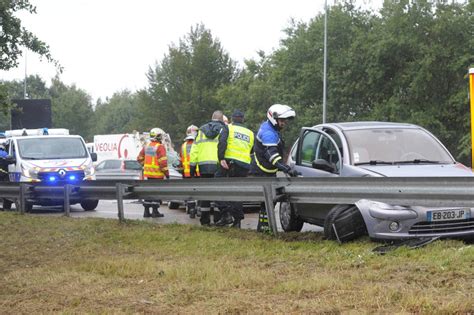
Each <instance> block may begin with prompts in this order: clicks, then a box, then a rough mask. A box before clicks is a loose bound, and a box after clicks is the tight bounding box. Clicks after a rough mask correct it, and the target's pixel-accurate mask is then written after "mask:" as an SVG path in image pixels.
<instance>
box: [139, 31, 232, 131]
mask: <svg viewBox="0 0 474 315" xmlns="http://www.w3.org/2000/svg"><path fill="white" fill-rule="evenodd" d="M234 76H235V62H234V61H232V60H231V58H230V57H229V55H228V54H227V53H226V52H225V51H224V49H223V48H222V46H221V44H220V42H219V40H217V39H214V38H213V37H212V34H211V32H210V31H209V30H207V29H206V28H205V27H204V25H202V24H201V25H197V26H196V27H194V28H191V32H190V33H189V34H188V35H187V36H186V37H185V38H184V39H182V40H180V41H179V45H177V46H176V45H171V46H170V47H169V51H168V54H167V55H165V57H164V59H163V61H162V62H161V63H160V64H158V65H156V67H155V68H154V69H150V70H149V72H148V80H149V84H150V86H149V88H148V92H149V93H150V96H151V100H152V104H150V105H151V106H152V107H151V108H149V110H148V112H147V113H148V114H149V115H150V117H153V118H154V121H155V125H156V126H158V127H161V128H163V129H164V130H166V131H167V132H168V133H170V134H172V136H173V137H176V136H181V135H183V134H184V132H185V130H186V127H187V126H188V125H190V124H195V125H199V124H202V123H204V122H205V121H207V120H209V119H210V117H211V114H212V112H213V111H214V110H217V109H221V108H222V107H223V106H222V104H219V102H218V101H217V99H216V92H217V90H218V89H219V88H220V87H221V86H223V85H224V84H227V83H230V82H231V81H232V80H233V78H234Z"/></svg>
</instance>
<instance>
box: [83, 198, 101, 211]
mask: <svg viewBox="0 0 474 315" xmlns="http://www.w3.org/2000/svg"><path fill="white" fill-rule="evenodd" d="M98 204H99V200H83V201H81V207H82V209H84V210H85V211H93V210H95V208H97V205H98Z"/></svg>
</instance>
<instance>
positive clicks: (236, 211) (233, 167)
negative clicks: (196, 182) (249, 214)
mask: <svg viewBox="0 0 474 315" xmlns="http://www.w3.org/2000/svg"><path fill="white" fill-rule="evenodd" d="M231 119H232V123H231V124H230V125H228V126H227V127H226V128H223V129H222V132H221V135H220V137H219V145H218V159H219V163H220V164H219V168H218V170H217V173H216V177H247V174H248V172H249V169H250V161H251V158H250V154H251V152H252V149H253V144H254V134H253V132H252V131H251V130H249V129H247V128H245V127H244V126H243V122H244V113H242V112H241V111H240V110H238V109H237V110H235V111H234V113H233V114H232V117H231ZM218 205H219V207H220V210H221V219H220V220H219V221H218V222H216V226H225V225H228V224H232V227H237V228H240V221H241V220H242V219H243V218H244V210H243V206H242V202H218Z"/></svg>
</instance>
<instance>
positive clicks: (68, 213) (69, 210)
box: [64, 184, 72, 217]
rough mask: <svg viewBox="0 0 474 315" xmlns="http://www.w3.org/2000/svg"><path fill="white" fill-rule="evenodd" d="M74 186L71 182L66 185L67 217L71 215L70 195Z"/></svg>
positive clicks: (65, 212) (65, 207) (65, 204)
mask: <svg viewBox="0 0 474 315" xmlns="http://www.w3.org/2000/svg"><path fill="white" fill-rule="evenodd" d="M71 190H72V186H71V185H70V184H66V185H64V215H65V216H66V217H69V216H71V203H70V201H69V195H70V194H71Z"/></svg>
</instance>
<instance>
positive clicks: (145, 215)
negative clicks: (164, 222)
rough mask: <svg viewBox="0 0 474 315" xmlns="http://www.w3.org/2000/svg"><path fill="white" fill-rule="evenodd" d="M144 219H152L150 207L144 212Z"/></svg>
mask: <svg viewBox="0 0 474 315" xmlns="http://www.w3.org/2000/svg"><path fill="white" fill-rule="evenodd" d="M143 217H144V218H149V217H151V214H150V207H145V211H144V212H143Z"/></svg>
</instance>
